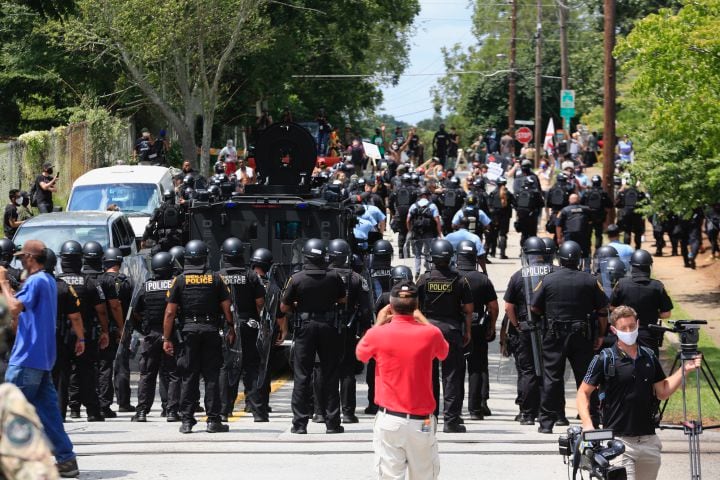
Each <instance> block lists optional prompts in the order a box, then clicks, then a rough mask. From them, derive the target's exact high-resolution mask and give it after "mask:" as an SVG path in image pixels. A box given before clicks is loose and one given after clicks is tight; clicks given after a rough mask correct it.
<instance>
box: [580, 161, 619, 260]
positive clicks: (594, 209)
mask: <svg viewBox="0 0 720 480" xmlns="http://www.w3.org/2000/svg"><path fill="white" fill-rule="evenodd" d="M582 204H583V205H585V206H586V207H588V208H589V209H590V221H591V230H592V233H594V234H595V249H598V248H600V245H602V241H603V238H602V237H603V224H604V223H605V217H607V212H608V209H610V208H612V206H613V204H612V200H610V196H609V195H608V194H607V192H606V191H605V190H604V189H603V188H602V178H600V175H593V177H592V186H591V187H590V188H589V189H587V190H585V191H584V192H583V196H582Z"/></svg>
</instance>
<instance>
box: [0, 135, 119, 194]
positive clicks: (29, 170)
mask: <svg viewBox="0 0 720 480" xmlns="http://www.w3.org/2000/svg"><path fill="white" fill-rule="evenodd" d="M89 130H90V128H89V125H88V124H87V123H76V124H72V125H69V126H67V127H61V128H57V129H53V130H51V131H50V132H49V138H48V142H47V148H46V150H45V151H44V152H43V153H41V154H40V158H39V159H35V160H31V159H29V158H28V154H27V153H28V148H27V145H25V144H24V143H23V142H21V141H17V140H16V141H12V142H9V143H2V144H0V201H5V202H7V201H8V192H9V191H10V190H11V189H13V188H18V189H20V190H25V191H30V187H31V186H32V183H33V182H34V180H35V177H36V176H37V175H39V174H40V173H41V172H40V170H41V165H42V164H43V163H45V162H50V163H51V164H53V165H54V167H55V172H57V173H58V174H59V175H60V177H59V179H58V184H57V188H58V191H57V193H56V194H55V195H54V196H55V197H56V198H57V200H58V201H57V202H55V204H56V205H59V206H63V207H64V206H65V205H62V204H61V202H64V201H65V200H67V198H68V196H69V194H70V188H71V187H72V183H73V182H74V181H75V179H76V178H78V177H79V176H80V175H82V174H83V173H85V172H87V171H88V170H92V169H93V168H98V167H105V166H109V165H115V164H117V163H123V162H127V161H128V159H129V158H130V155H131V152H132V146H133V139H132V133H131V130H130V127H129V126H127V128H125V129H124V132H123V133H122V134H121V135H119V136H118V138H116V139H115V140H114V141H113V142H112V145H107V146H103V147H102V148H93V145H92V143H91V139H90V134H89ZM100 151H102V152H103V153H102V154H101V155H99V154H98V153H97V152H100Z"/></svg>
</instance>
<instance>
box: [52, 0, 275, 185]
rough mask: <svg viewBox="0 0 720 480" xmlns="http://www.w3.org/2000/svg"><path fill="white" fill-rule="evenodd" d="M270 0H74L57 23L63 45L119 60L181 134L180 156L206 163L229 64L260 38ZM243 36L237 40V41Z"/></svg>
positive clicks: (205, 167)
mask: <svg viewBox="0 0 720 480" xmlns="http://www.w3.org/2000/svg"><path fill="white" fill-rule="evenodd" d="M267 3H268V1H267V0H212V1H199V0H178V1H172V2H168V1H156V2H149V1H146V0H142V1H140V0H100V1H96V0H78V1H77V2H76V12H77V13H76V14H75V15H72V16H69V17H67V18H66V19H65V20H62V21H61V24H60V26H61V28H62V31H63V33H64V37H63V38H64V42H65V44H66V46H68V47H70V48H71V49H74V50H76V51H79V52H82V53H84V54H88V55H93V56H94V59H95V60H96V61H97V62H108V61H109V62H111V63H113V62H114V63H116V64H117V65H120V66H122V68H123V69H124V71H125V72H126V74H127V77H128V80H129V81H130V82H131V84H132V85H134V86H135V87H137V88H138V89H139V90H140V91H141V92H142V94H143V95H144V96H145V97H146V98H147V99H148V101H149V102H150V103H151V104H152V105H153V107H154V108H156V109H157V110H158V111H159V113H160V114H161V115H162V116H163V117H164V118H165V119H166V120H167V121H168V123H169V124H170V125H172V127H173V128H174V129H175V131H176V132H177V133H178V135H179V139H180V144H181V145H182V150H183V155H184V156H185V158H186V159H188V160H191V161H194V160H195V158H196V144H195V126H196V122H197V121H198V119H201V124H202V140H201V155H200V168H201V170H202V171H207V170H208V169H209V160H210V145H211V142H212V126H213V121H214V118H215V113H216V110H217V107H218V105H219V104H220V103H221V102H222V101H223V100H224V98H225V96H226V95H227V89H226V88H225V85H224V84H223V77H224V74H225V71H226V69H227V68H228V65H229V64H230V63H231V62H232V61H234V60H236V59H237V58H238V56H239V55H240V54H242V53H248V52H251V51H252V50H253V49H254V48H257V46H258V45H259V44H260V43H261V39H263V38H264V34H263V32H262V26H263V24H264V21H263V19H262V18H261V17H262V12H263V8H264V6H265V5H266V4H267ZM241 40H242V41H241Z"/></svg>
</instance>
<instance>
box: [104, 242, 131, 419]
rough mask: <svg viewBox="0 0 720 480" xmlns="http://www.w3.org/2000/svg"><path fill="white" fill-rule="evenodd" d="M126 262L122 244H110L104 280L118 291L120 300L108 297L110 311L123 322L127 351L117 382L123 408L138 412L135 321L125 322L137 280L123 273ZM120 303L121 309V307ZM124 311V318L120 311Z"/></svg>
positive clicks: (116, 374)
mask: <svg viewBox="0 0 720 480" xmlns="http://www.w3.org/2000/svg"><path fill="white" fill-rule="evenodd" d="M122 263H123V254H122V251H121V250H120V249H119V248H115V247H110V248H108V249H107V250H106V251H105V253H104V254H103V257H102V267H103V270H104V271H105V273H104V274H103V276H102V280H101V283H103V284H106V283H107V284H108V286H109V287H110V288H113V289H114V295H115V296H116V297H117V302H114V301H112V300H110V298H111V297H112V296H113V295H106V300H108V304H109V306H110V308H109V311H110V312H111V313H112V315H113V317H114V318H116V323H118V324H122V325H123V328H122V330H118V339H117V340H118V348H121V349H124V353H126V354H124V355H121V356H120V361H118V362H116V363H117V364H116V365H114V367H117V368H114V371H113V373H114V380H115V381H114V386H115V394H116V395H117V403H118V411H119V412H134V411H135V407H133V406H132V405H130V355H128V354H127V353H128V351H129V349H130V340H131V338H132V322H130V323H129V324H127V325H125V320H126V319H127V318H128V312H129V310H130V302H131V300H132V294H133V289H134V287H133V282H132V280H130V278H129V277H128V276H127V275H125V274H124V273H120V267H121V266H122ZM118 303H119V306H120V309H118V308H117V305H118ZM118 314H122V317H121V318H120V321H119V322H118V320H117V315H118Z"/></svg>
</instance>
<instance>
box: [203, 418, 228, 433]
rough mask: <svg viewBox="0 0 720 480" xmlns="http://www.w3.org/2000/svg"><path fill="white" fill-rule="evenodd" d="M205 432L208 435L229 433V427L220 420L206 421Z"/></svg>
mask: <svg viewBox="0 0 720 480" xmlns="http://www.w3.org/2000/svg"><path fill="white" fill-rule="evenodd" d="M205 431H206V432H208V433H225V432H229V431H230V427H229V426H228V425H225V424H224V423H222V422H221V421H220V420H208V422H207V428H206V429H205Z"/></svg>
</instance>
